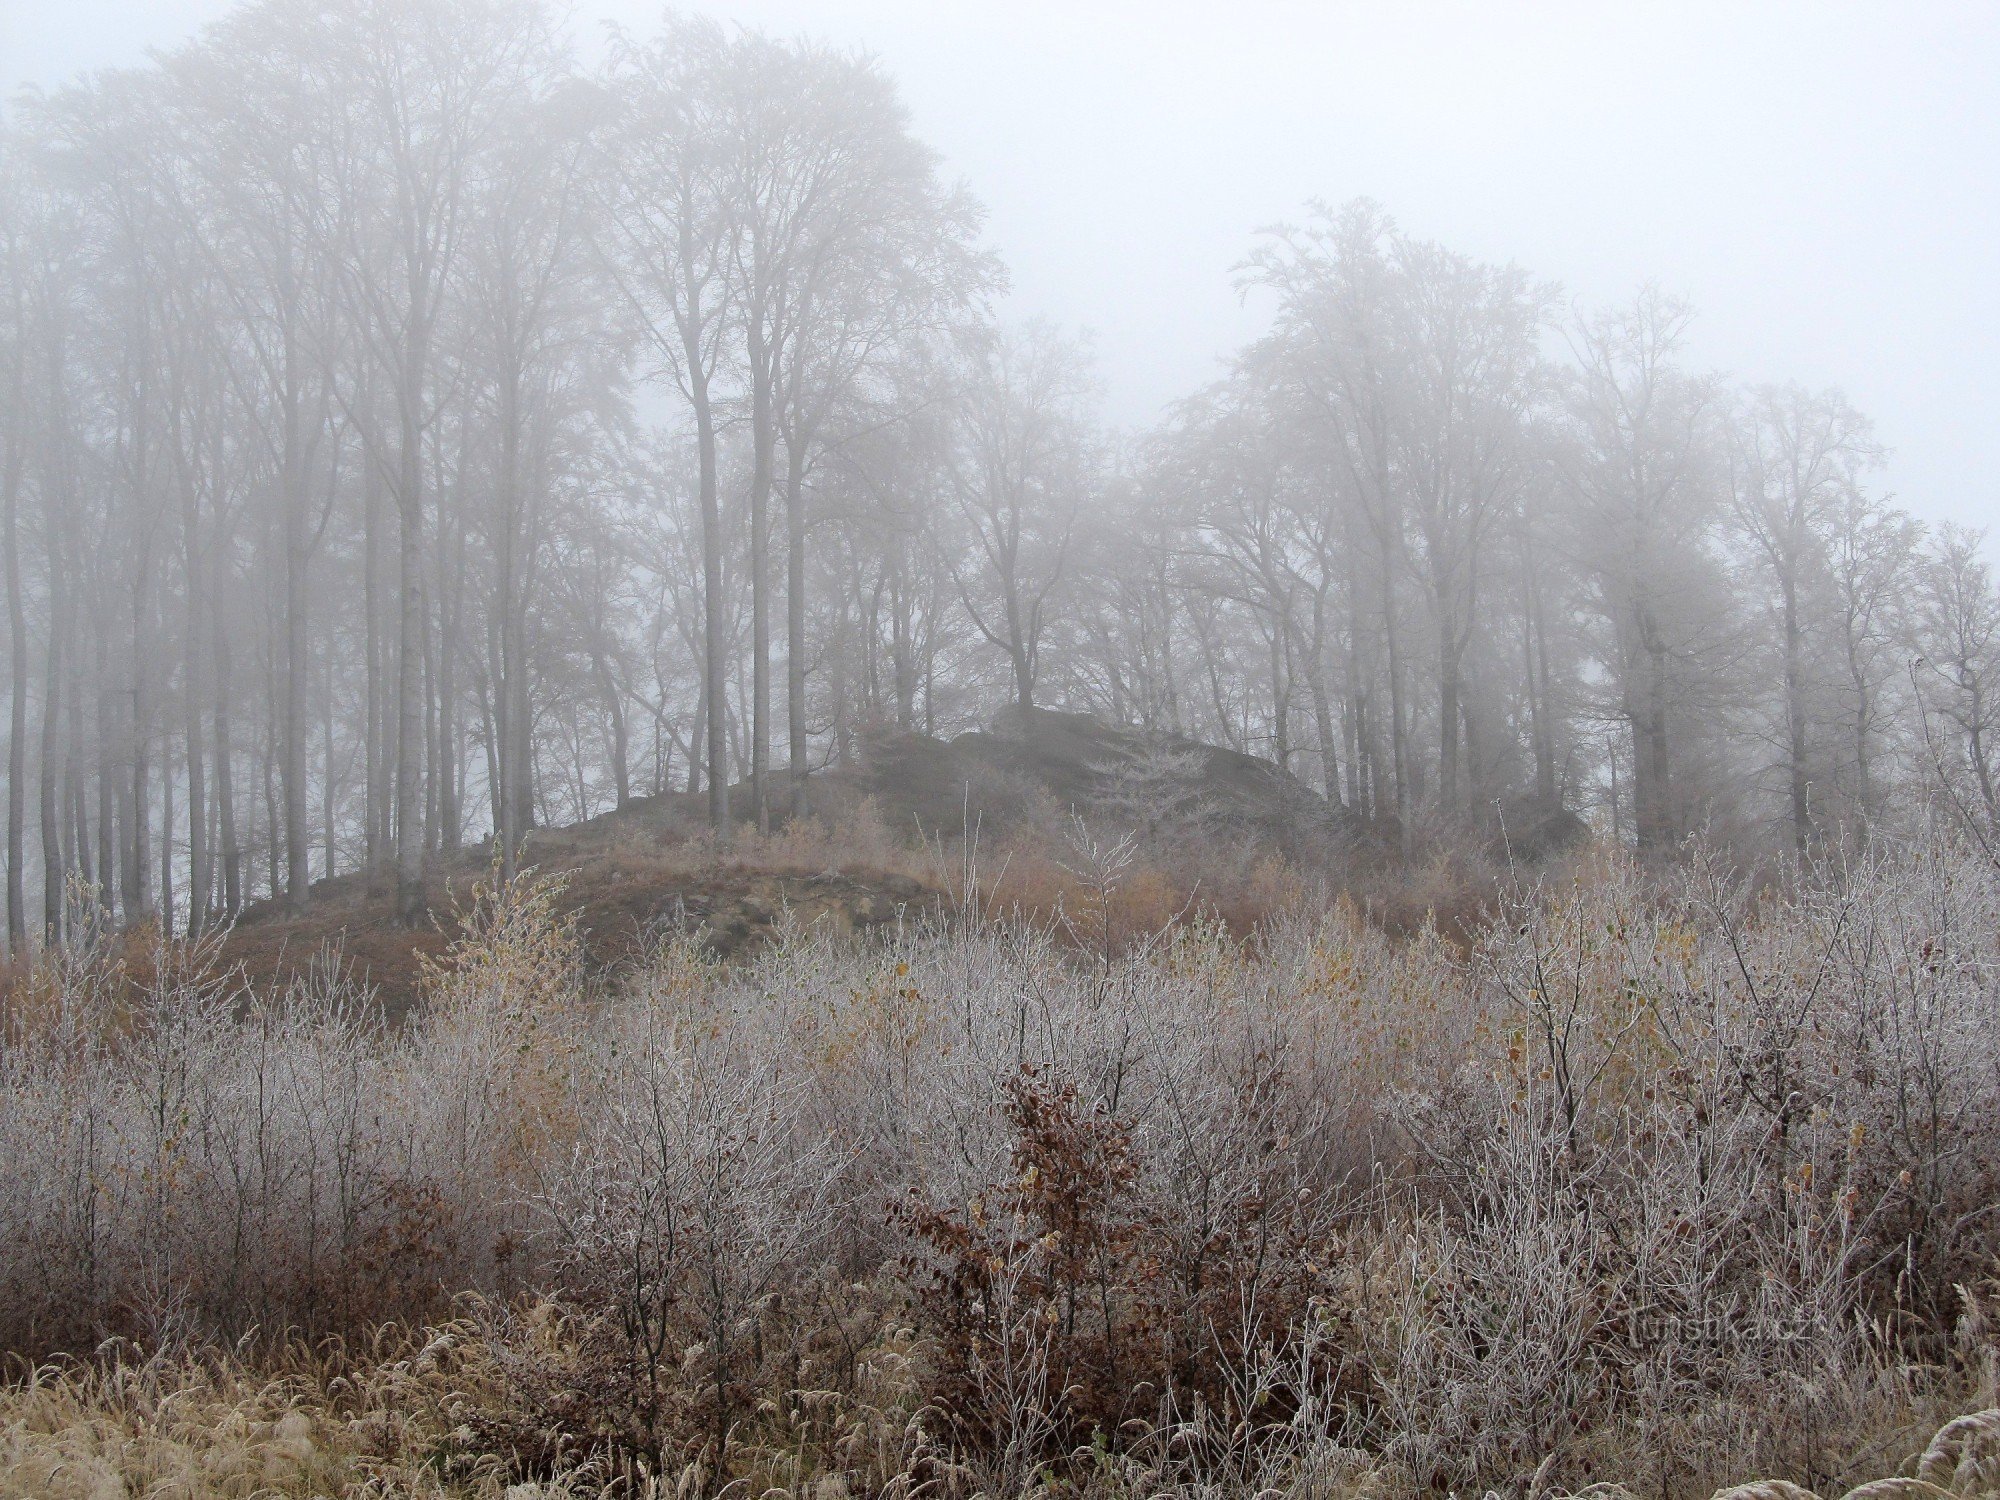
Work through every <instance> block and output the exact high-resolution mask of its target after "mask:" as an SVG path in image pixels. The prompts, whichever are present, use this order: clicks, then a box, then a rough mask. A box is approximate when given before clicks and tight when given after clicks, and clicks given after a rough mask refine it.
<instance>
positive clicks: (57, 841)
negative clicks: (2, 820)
mask: <svg viewBox="0 0 2000 1500" xmlns="http://www.w3.org/2000/svg"><path fill="white" fill-rule="evenodd" d="M50 550H51V556H50V558H49V563H50V567H51V569H52V570H53V569H54V568H56V567H58V566H59V565H60V564H59V560H58V559H57V558H56V557H55V556H54V555H53V553H54V549H53V548H51V549H50ZM52 576H53V575H52ZM50 592H51V600H50V603H51V607H50V610H49V618H50V620H51V621H59V620H60V619H61V618H62V616H61V614H60V612H59V602H60V601H59V598H58V596H57V595H56V590H55V588H54V587H53V586H52V588H51V591H50ZM61 706H62V632H61V631H60V630H59V629H51V630H50V631H49V646H48V650H47V652H46V653H45V654H44V656H43V676H42V766H41V770H42V775H41V783H42V799H41V802H42V806H41V812H42V938H43V941H44V942H45V943H46V944H47V945H48V946H49V947H51V948H58V947H61V946H62V940H63V881H64V879H65V877H66V876H67V874H68V870H67V867H66V866H65V863H64V860H63V828H62V805H61V790H60V786H59V782H60V778H61V776H62V763H63V756H62V719H61Z"/></svg>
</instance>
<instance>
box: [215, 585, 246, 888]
mask: <svg viewBox="0 0 2000 1500" xmlns="http://www.w3.org/2000/svg"><path fill="white" fill-rule="evenodd" d="M213 625H214V631H215V801H216V844H217V849H218V853H219V855H220V857H221V860H222V909H223V910H224V911H225V912H227V913H228V914H229V916H230V917H231V918H234V917H235V916H236V914H237V913H238V912H240V911H242V910H243V845H242V843H241V841H240V839H239V837H238V834H237V822H236V757H235V754H234V747H233V746H232V744H231V743H230V741H231V736H232V735H233V734H234V730H233V728H232V727H231V724H230V708H231V705H230V701H229V699H230V692H231V690H232V688H233V687H234V683H233V682H232V681H231V678H230V669H231V665H232V663H231V659H230V647H229V631H228V628H227V627H226V626H225V625H224V623H223V618H222V611H221V609H220V607H218V608H217V609H216V611H215V616H214V621H213Z"/></svg>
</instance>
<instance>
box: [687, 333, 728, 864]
mask: <svg viewBox="0 0 2000 1500" xmlns="http://www.w3.org/2000/svg"><path fill="white" fill-rule="evenodd" d="M684 338H685V340H686V343H687V359H688V368H689V371H690V381H689V388H690V391H691V392H692V394H693V397H694V400H693V406H694V420H695V445H696V451H697V453H698V455H699V463H700V484H701V582H702V623H703V626H704V629H703V642H702V648H703V676H704V678H705V679H706V689H705V691H706V696H707V708H708V821H709V826H710V827H711V828H712V829H714V831H715V835H716V838H717V839H718V840H720V841H721V842H722V843H724V844H727V843H728V842H729V838H730V833H731V829H730V825H729V723H728V720H729V714H728V712H727V705H728V701H729V682H728V658H727V655H726V652H725V649H724V648H725V646H726V645H727V641H726V639H725V631H726V629H727V618H726V615H725V612H724V600H723V597H722V507H721V504H720V502H719V499H718V497H717V495H716V462H715V413H714V411H713V410H712V409H711V406H710V403H709V398H708V379H707V376H706V375H705V374H703V372H702V367H701V357H702V350H701V345H700V339H699V337H698V336H697V335H696V334H695V333H694V332H693V331H692V330H688V331H687V332H686V333H684Z"/></svg>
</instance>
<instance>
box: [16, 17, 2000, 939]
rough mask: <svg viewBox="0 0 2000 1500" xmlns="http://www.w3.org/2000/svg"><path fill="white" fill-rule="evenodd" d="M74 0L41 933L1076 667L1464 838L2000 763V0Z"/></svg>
mask: <svg viewBox="0 0 2000 1500" xmlns="http://www.w3.org/2000/svg"><path fill="white" fill-rule="evenodd" d="M7 24H8V26H9V32H8V35H7V51H6V53H5V58H6V61H5V64H4V73H0V76H8V77H13V78H16V79H20V80H22V82H23V87H21V88H20V89H19V90H18V91H17V92H16V93H15V94H14V96H13V98H12V102H11V103H10V105H9V106H8V110H7V115H6V117H5V134H4V135H0V148H4V152H5V155H4V158H0V192H4V194H5V200H4V203H0V233H4V240H0V249H4V252H5V271H6V287H7V291H8V296H7V299H6V301H5V304H4V307H0V360H4V363H0V381H4V385H5V389H6V391H7V393H8V395H7V400H6V404H5V406H4V408H0V421H4V425H0V481H4V485H5V551H6V573H7V576H6V590H7V596H8V615H9V625H10V629H9V634H8V645H7V652H8V654H7V668H8V683H9V692H10V717H9V720H8V740H7V790H8V799H9V803H8V828H7V857H6V865H7V882H8V892H7V905H8V923H9V934H10V941H11V943H12V944H13V945H14V946H15V947H16V948H17V949H22V948H25V947H28V946H30V945H31V944H32V941H33V939H32V937H31V934H32V933H33V932H34V931H35V930H36V929H39V930H40V931H41V933H42V934H43V935H44V938H45V939H46V940H49V941H62V940H64V939H65V937H66V935H67V934H69V932H70V931H71V926H72V924H73V918H72V916H69V915H65V913H68V912H72V909H74V912H75V913H78V914H77V915H74V921H81V922H83V923H84V925H85V928H86V929H91V930H94V928H95V926H96V924H98V923H100V922H101V921H115V922H116V923H119V924H130V923H135V922H140V921H143V920H147V919H150V918H153V917H155V916H157V917H158V918H159V919H160V920H161V921H162V922H163V923H164V924H165V925H166V926H167V927H168V928H169V929H170V930H171V929H174V928H176V927H179V928H181V929H182V930H187V931H200V930H202V929H204V928H206V927H208V926H210V925H212V924H213V923H215V922H217V921H221V920H225V919H230V918H234V917H235V916H236V915H238V914H240V913H242V912H243V911H245V910H246V909H247V908H248V907H249V906H250V905H252V904H254V903H255V902H257V901H259V900H263V899H266V898H282V899H283V901H284V902H285V904H286V906H287V908H288V909H290V910H291V911H293V912H303V911H305V910H307V909H308V908H310V907H311V906H312V904H313V902H314V900H315V894H314V893H315V891H316V890H317V889H319V888H320V886H321V885H323V884H324V883H325V882H326V881H328V880H330V879H332V878H334V877H338V876H341V875H344V874H354V873H357V872H358V873H361V874H364V875H366V876H367V877H368V880H369V881H371V882H378V883H379V882H388V881H391V880H393V883H394V888H395V891H396V901H397V906H398V910H399V915H400V916H401V918H402V919H403V920H404V921H406V922H411V923H416V922H421V921H422V920H423V917H424V914H425V911H426V907H427V904H428V903H429V902H431V901H432V900H434V899H435V896H436V889H435V887H436V883H437V877H438V875H439V872H440V871H443V870H446V869H448V868H449V867H450V866H451V863H452V861H453V860H455V859H456V858H458V857H459V856H460V855H461V854H462V853H464V852H465V851H468V850H471V849H474V848H478V847H482V846H484V845H485V844H486V843H487V841H489V840H490V841H491V846H492V848H493V850H494V851H495V858H496V859H497V861H498V864H499V866H500V869H501V872H502V873H503V874H504V875H508V876H511V875H512V874H513V873H514V870H515V866H516V862H517V861H518V859H519V858H520V855H521V850H522V848H523V846H524V844H525V842H526V841H527V839H528V835H529V833H530V831H531V830H533V829H536V828H548V827H562V826H566V825H571V824H575V823H579V822H584V821H587V820H589V819H591V818H593V817H595V816H596V815H598V814H600V813H603V812H606V811H618V810H626V809H630V808H633V807H636V806H641V805H644V806H649V807H656V808H671V807H676V806H682V805H683V804H687V805H699V806H700V807H701V808H702V809H703V817H704V819H705V822H706V825H707V828H708V836H709V837H712V838H713V839H714V840H715V841H716V842H717V844H718V845H726V844H728V843H730V842H731V841H732V840H734V839H736V838H738V837H739V836H740V835H742V834H744V833H745V832H746V831H747V832H748V833H749V834H751V835H753V836H756V837H763V836H768V835H772V834H775V833H778V832H780V831H782V830H783V829H784V828H785V826H786V825H787V824H788V823H793V822H796V823H799V824H800V826H804V824H805V822H806V821H807V820H810V819H813V818H816V817H819V816H820V815H821V814H822V813H824V812H826V810H827V809H828V808H829V807H831V806H832V805H833V803H830V802H828V801H826V800H825V798H821V797H819V794H818V792H817V790H816V788H818V787H820V786H822V785H829V786H835V787H837V786H842V785H846V784H847V783H846V782H843V781H842V780H841V779H840V778H842V777H843V776H847V777H849V779H850V780H851V779H852V774H853V773H854V772H855V768H856V767H865V766H868V765H870V764H871V763H873V762H872V760H871V757H875V756H877V755H878V754H880V753H882V752H883V750H884V747H885V746H893V745H901V746H903V747H904V748H905V749H907V748H908V747H909V746H910V745H912V744H919V743H921V744H933V743H935V742H937V741H939V740H942V739H946V738H949V737H951V736H953V735H955V734H957V733H959V732H961V731H964V730H967V729H971V728H975V727H981V726H985V727H990V728H997V729H1000V730H1003V731H1004V732H1005V733H1008V734H1014V735H1019V736H1021V737H1022V739H1023V742H1024V743H1032V742H1034V741H1035V740H1036V737H1037V735H1038V734H1039V733H1041V729H1039V728H1038V726H1042V727H1047V726H1048V725H1049V724H1050V723H1052V722H1053V721H1050V720H1048V719H1047V718H1046V714H1047V713H1048V712H1049V711H1056V712H1060V713H1064V714H1070V715H1087V716H1089V717H1090V718H1092V719H1094V720H1095V721H1097V723H1098V724H1099V726H1109V727H1111V728H1115V729H1117V730H1120V731H1130V732H1133V733H1135V734H1137V735H1138V736H1140V737H1141V740H1142V741H1143V742H1144V743H1145V744H1147V745H1149V746H1152V747H1154V748H1155V749H1157V750H1158V751H1160V752H1161V753H1163V754H1167V755H1169V756H1175V755H1183V754H1188V755H1194V756H1196V757H1197V758H1199V757H1202V756H1209V755H1212V754H1213V753H1215V751H1216V750H1217V749H1218V748H1219V749H1222V750H1227V751H1231V752H1235V753H1237V754H1239V755H1243V756H1248V757H1254V758H1255V759H1257V760H1259V761H1262V762H1264V763H1266V764H1267V765H1268V766H1270V767H1275V774H1276V775H1277V776H1278V777H1279V778H1280V780H1281V782H1282V784H1283V785H1285V786H1286V787H1288V788H1292V789H1293V790H1294V791H1296V793H1297V795H1298V796H1300V797H1303V798H1308V799H1313V800H1312V801H1311V805H1312V806H1313V807H1315V808H1316V809H1318V811H1316V812H1315V813H1314V815H1313V820H1312V821H1311V826H1312V827H1313V828H1314V829H1316V830H1318V832H1317V833H1316V834H1315V837H1320V846H1319V847H1320V853H1321V854H1322V855H1324V856H1325V858H1327V859H1329V860H1334V859H1337V858H1346V857H1350V856H1351V855H1352V854H1353V851H1354V850H1355V849H1357V848H1359V847H1361V846H1362V845H1363V844H1367V845H1368V846H1369V847H1374V848H1377V849H1382V850H1389V851H1392V852H1393V854H1394V856H1395V857H1396V858H1397V859H1398V860H1399V861H1401V862H1402V867H1403V868H1406V869H1411V870H1414V869H1416V868H1418V867H1419V866H1421V865H1422V864H1423V862H1424V861H1426V860H1428V859H1431V858H1433V857H1434V856H1435V857H1443V856H1444V855H1445V854H1447V853H1449V852H1450V851H1453V850H1462V849H1464V848H1469V847H1473V846H1475V845H1477V844H1478V843H1479V841H1481V840H1489V841H1490V840H1491V839H1493V838H1495V837H1496V836H1498V833H1499V832H1500V831H1501V830H1503V829H1504V827H1505V826H1506V823H1507V819H1508V818H1509V817H1513V818H1514V819H1515V820H1516V823H1517V824H1518V822H1519V820H1520V818H1522V817H1524V816H1525V817H1528V818H1530V819H1531V820H1533V821H1536V822H1537V823H1540V824H1547V823H1548V822H1549V821H1550V820H1552V819H1553V820H1557V821H1561V820H1568V824H1573V825H1574V826H1575V828H1577V829H1585V828H1588V829H1591V830H1594V831H1595V833H1596V835H1597V836H1598V837H1600V838H1602V839H1604V840H1605V841H1606V842H1607V843H1608V844H1610V845H1613V846H1621V847H1630V848H1632V849H1635V850H1637V851H1638V852H1640V853H1641V854H1643V855H1645V856H1647V857H1653V856H1661V857H1665V856H1667V855H1668V854H1670V853H1671V852H1672V851H1674V850H1677V849H1680V848H1683V847H1684V846H1685V845H1686V842H1687V841H1688V840H1690V839H1693V838H1696V837H1700V838H1702V839H1705V840H1708V841H1711V842H1713V843H1716V844H1718V845H1720V846H1723V847H1727V848H1729V849H1731V850H1732V851H1736V852H1739V853H1743V854H1745V855H1748V856H1753V857H1759V858H1762V857H1770V858H1775V859H1780V860H1789V861H1793V862H1797V863H1801V864H1806V863H1811V862H1813V861H1816V860H1818V859H1821V858H1824V857H1827V855H1828V854H1829V852H1830V851H1834V850H1839V849H1844V848H1849V847H1853V846H1855V845H1856V844H1857V843H1866V842H1867V841H1868V840H1869V839H1871V838H1874V837H1876V836H1877V835H1880V834H1885V833H1888V832H1890V831H1892V830H1896V829H1907V828H1909V827H1910V826H1912V820H1920V819H1921V818H1923V817H1927V816H1930V815H1931V814H1932V813H1933V812H1934V811H1935V810H1936V809H1937V808H1938V807H1939V806H1949V807H1951V808H1953V809H1956V810H1957V815H1958V816H1959V817H1960V818H1961V819H1962V820H1966V821H1968V822H1969V823H1970V824H1971V825H1973V826H1977V827H1981V828H1984V827H1987V826H1989V825H1990V824H1991V823H1992V821H1993V820H1994V819H1995V818H2000V793H1996V767H1995V763H1994V762H1995V756H1996V744H1995V737H1996V735H2000V724H1996V713H2000V710H1996V703H2000V684H1996V681H1995V677H1994V674H1995V672H1996V671H2000V661H1996V654H2000V595H1997V594H1996V592H1995V587H1994V580H1993V576H1992V572H1991V566H1990V561H1989V554H1988V552H1987V550H1986V544H1985V542H1984V540H1983V538H1982V536H1981V534H1980V532H1979V530H1978V523H1980V522H1983V521H1984V520H1985V519H1986V513H1987V510H1988V504H1987V499H1988V494H1989V490H1988V484H1989V479H1988V472H1987V467H1986V466H1987V463H1988V454H1987V452H1986V448H1987V446H1988V438H1987V434H1988V431H1989V424H1988V421H1987V418H1988V414H1989V413H1990V411H1991V410H1993V409H1994V408H1995V405H1996V401H2000V384H1997V383H1996V382H2000V376H1996V374H1995V372H1994V369H1993V368H1992V361H1991V360H1990V358H1988V357H1987V356H1988V354H1989V352H1990V349H1991V346H1992V344H1993V342H1994V340H1993V335H1994V333H1995V332H1996V300H1995V299H1996V293H1995V290H1994V287H1993V285H1992V278H1991V276H1990V275H1989V274H1988V273H1989V271H1990V266H1989V261H1990V246H1991V245H1992V243H1994V241H1995V237H1996V231H2000V222H1996V216H1995V202H1996V198H1995V185H1994V179H1993V174H1992V172H1991V169H1990V164H1991V162H1992V160H1994V159H1995V156H1996V152H1995V148H1996V146H2000V137H1996V122H2000V108H1996V105H1995V102H1994V99H1993V98H1992V97H1991V95H1992V91H1991V90H1990V88H1989V87H1987V81H1988V78H1989V77H1990V74H1991V71H1992V65H1993V64H1994V63H1996V62H2000V55H1996V50H1995V48H1996V38H2000V26H1996V24H1995V23H1994V22H1993V21H1992V20H1991V19H1990V18H1987V17H1984V16H1982V15H1981V14H1980V13H1979V12H1975V11H1972V10H1966V11H1963V12H1958V13H1954V12H1952V11H1949V10H1946V9H1933V10H1928V11H1926V12H1925V13H1924V16H1923V18H1922V19H1921V20H1919V21H1915V22H1908V23H1903V22H1896V23H1894V24H1892V22H1891V18H1890V15H1889V12H1888V11H1886V10H1872V9H1866V8H1851V9H1846V10H1831V9H1826V8H1822V7H1813V8H1811V9H1810V10H1808V9H1803V8H1802V9H1797V10H1791V11H1786V10H1781V9H1775V8H1767V9H1759V10H1758V11H1757V12H1756V15H1755V17H1754V19H1744V18H1743V17H1742V16H1740V15H1738V14H1737V12H1736V11H1735V10H1734V9H1732V8H1725V7H1713V8H1707V9H1700V8H1697V9H1692V10H1690V9H1685V8H1679V7H1676V8H1674V9H1673V10H1672V11H1671V12H1666V11H1662V12H1661V13H1659V14H1645V13H1626V12H1620V13H1619V14H1618V15H1617V16H1616V17H1613V16H1610V15H1608V14H1597V13H1595V12H1592V11H1589V10H1586V9H1584V8H1581V7H1578V8H1576V9H1574V10H1572V11H1569V12H1567V13H1560V12H1549V11H1537V12H1536V14H1535V15H1534V17H1533V18H1532V22H1530V21H1529V20H1526V19H1523V17H1522V16H1521V15H1520V14H1517V13H1509V12H1507V11H1506V10H1504V9H1502V8H1494V7H1472V6H1466V7H1429V6H1422V7H1402V8H1400V9H1398V10H1397V11H1395V12H1394V14H1393V17H1392V15H1391V13H1390V12H1389V11H1388V10H1386V9H1368V10H1363V9H1362V8H1359V7H1356V8H1337V9H1332V10H1320V9H1308V8H1306V7H1299V8H1296V9H1292V8H1287V7H1278V6H1271V5H1266V6H1264V7H1262V8H1259V7H1256V6H1251V7H1248V8H1243V9H1232V10H1231V11H1230V12H1229V13H1228V14H1227V15H1226V16H1225V15H1224V14H1223V13H1221V12H1219V11H1211V10H1208V9H1202V8H1183V9H1178V10H1176V9H1172V8H1169V9H1167V10H1164V11H1162V10H1159V9H1148V10H1147V11H1145V12H1143V13H1142V12H1140V11H1139V10H1137V9H1130V10H1121V9H1116V8H1088V9H1083V10H1063V9H1061V8H1058V7H1054V6H1050V7H1046V8H1042V9H1037V8H1034V7H1029V8H1027V9H1020V8H1011V9H1009V10H1007V11H1005V12H1002V11H1001V10H999V9H997V8H996V9H991V10H971V9H944V10H936V11H932V10H919V9H916V8H909V9H903V8H894V7H868V6H861V7H852V8H838V7H829V8H818V7H811V8H808V7H798V6H785V5H777V4H763V5H757V4H746V5H745V6H743V7H741V8H739V9H736V10H731V11H729V12H727V13H726V14H725V13H721V12H691V13H685V14H667V15H664V16H662V15H655V14H652V13H650V12H643V11H640V10H638V9H636V8H627V9H622V10H618V11H616V12H605V11H602V10H599V11H593V10H591V9H590V8H588V7H585V8H584V9H582V10H580V11H577V12H574V13H571V12H566V11H561V10H558V9H556V8H553V7H551V6H549V5H545V4H542V3H540V0H343V3H340V4H335V5H330V6H315V5H312V4H309V3H304V0H249V3H244V4H240V5H234V6H230V5H224V4H221V3H216V4H213V5H208V4H203V5H180V6H172V5H169V6H151V5H148V6H125V7H119V6H115V5H104V4H83V5H77V6H70V7H64V8H62V9H61V10H59V11H46V12H31V11H29V10H27V9H25V8H18V7H17V8H14V9H12V10H10V12H9V14H8V23H7ZM1287 795H1291V793H1290V792H1288V793H1287ZM816 798H818V799H819V800H816ZM836 800H837V799H836ZM31 802H32V806H31ZM1568 824H1566V825H1565V826H1568ZM1321 835H1323V837H1321ZM31 876H32V877H34V879H33V880H32V882H31ZM31 885H32V887H38V889H37V890H35V891H34V899H32V900H31Z"/></svg>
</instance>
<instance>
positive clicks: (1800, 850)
mask: <svg viewBox="0 0 2000 1500" xmlns="http://www.w3.org/2000/svg"><path fill="white" fill-rule="evenodd" d="M1782 593H1783V607H1784V617H1785V748H1786V753H1787V759H1788V760H1789V762H1790V764H1789V766H1788V768H1787V769H1788V771H1789V773H1790V774H1789V777H1788V780H1789V782H1790V789H1791V797H1792V847H1793V850H1794V852H1796V853H1797V855H1798V857H1799V858H1800V859H1804V858H1805V857H1806V855H1807V853H1808V852H1809V849H1810V846H1811V843H1812V823H1811V811H1810V809H1809V808H1808V807H1807V806H1806V700H1805V673H1804V665H1803V663H1802V661H1801V657H1802V656H1803V655H1804V643H1803V639H1802V635H1801V632H1800V629H1799V601H1798V586H1797V583H1796V581H1795V580H1794V579H1793V578H1792V577H1791V576H1790V573H1789V570H1788V571H1787V576H1786V578H1785V580H1784V582H1783V584H1782Z"/></svg>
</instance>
